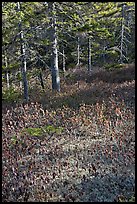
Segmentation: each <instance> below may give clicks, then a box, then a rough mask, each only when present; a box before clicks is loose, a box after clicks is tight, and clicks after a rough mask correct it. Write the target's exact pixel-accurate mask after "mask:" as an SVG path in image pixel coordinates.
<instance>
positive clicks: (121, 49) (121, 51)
mask: <svg viewBox="0 0 137 204" xmlns="http://www.w3.org/2000/svg"><path fill="white" fill-rule="evenodd" d="M121 24H122V25H121V42H120V63H123V41H124V5H122V23H121Z"/></svg>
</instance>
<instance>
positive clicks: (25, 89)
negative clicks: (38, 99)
mask: <svg viewBox="0 0 137 204" xmlns="http://www.w3.org/2000/svg"><path fill="white" fill-rule="evenodd" d="M17 8H18V12H19V11H20V2H17ZM18 27H19V32H20V46H21V60H22V66H21V73H22V79H23V87H24V99H25V100H26V102H28V100H29V96H28V81H27V75H26V71H27V69H26V53H25V52H26V51H25V43H24V35H23V31H22V24H21V20H20V22H19V24H18Z"/></svg>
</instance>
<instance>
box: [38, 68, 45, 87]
mask: <svg viewBox="0 0 137 204" xmlns="http://www.w3.org/2000/svg"><path fill="white" fill-rule="evenodd" d="M39 79H40V84H41V87H42V89H44V82H43V77H42V70H40V72H39Z"/></svg>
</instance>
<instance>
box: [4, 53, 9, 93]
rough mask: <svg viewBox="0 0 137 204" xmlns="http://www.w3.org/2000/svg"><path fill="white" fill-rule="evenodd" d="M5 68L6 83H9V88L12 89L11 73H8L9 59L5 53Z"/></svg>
mask: <svg viewBox="0 0 137 204" xmlns="http://www.w3.org/2000/svg"><path fill="white" fill-rule="evenodd" d="M5 68H6V82H7V88H8V89H9V88H10V72H9V71H8V59H7V56H6V52H5Z"/></svg>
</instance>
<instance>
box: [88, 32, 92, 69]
mask: <svg viewBox="0 0 137 204" xmlns="http://www.w3.org/2000/svg"><path fill="white" fill-rule="evenodd" d="M88 71H91V39H90V36H89V37H88Z"/></svg>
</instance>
